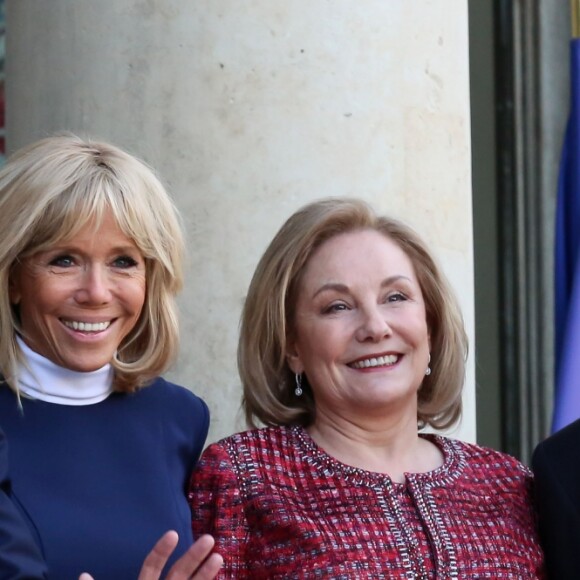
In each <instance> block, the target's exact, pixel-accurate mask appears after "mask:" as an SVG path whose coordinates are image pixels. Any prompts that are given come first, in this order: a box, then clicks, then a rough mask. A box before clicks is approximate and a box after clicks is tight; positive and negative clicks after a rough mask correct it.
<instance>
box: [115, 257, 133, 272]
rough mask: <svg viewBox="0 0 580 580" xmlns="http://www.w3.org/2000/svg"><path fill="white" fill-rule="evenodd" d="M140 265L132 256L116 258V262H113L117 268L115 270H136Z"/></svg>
mask: <svg viewBox="0 0 580 580" xmlns="http://www.w3.org/2000/svg"><path fill="white" fill-rule="evenodd" d="M138 264H139V262H137V260H135V258H132V257H131V256H119V257H118V258H115V260H114V261H113V266H115V268H123V269H125V268H134V267H135V266H137V265H138Z"/></svg>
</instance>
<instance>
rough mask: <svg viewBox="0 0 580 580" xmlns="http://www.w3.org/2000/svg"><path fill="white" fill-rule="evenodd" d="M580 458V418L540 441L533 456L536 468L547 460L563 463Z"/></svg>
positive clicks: (533, 463)
mask: <svg viewBox="0 0 580 580" xmlns="http://www.w3.org/2000/svg"><path fill="white" fill-rule="evenodd" d="M579 459H580V419H578V420H577V421H574V423H571V424H570V425H568V426H566V427H564V428H563V429H561V430H560V431H557V432H556V433H554V434H553V435H550V436H549V437H548V438H547V439H545V440H544V441H542V442H541V443H539V444H538V446H537V447H536V449H535V451H534V454H533V457H532V466H533V467H534V469H536V468H537V467H538V465H541V464H543V463H544V462H545V461H549V462H551V463H562V462H566V461H578V460H579Z"/></svg>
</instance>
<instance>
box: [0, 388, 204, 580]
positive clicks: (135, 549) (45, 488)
mask: <svg viewBox="0 0 580 580" xmlns="http://www.w3.org/2000/svg"><path fill="white" fill-rule="evenodd" d="M208 424H209V414H208V410H207V406H206V405H205V403H204V402H203V401H202V400H201V399H199V398H198V397H196V396H195V395H194V394H193V393H191V392H190V391H188V390H187V389H184V388H183V387H179V386H177V385H174V384H172V383H169V382H167V381H165V380H164V379H161V378H158V379H156V380H155V381H154V383H153V384H152V385H150V386H148V387H145V388H143V389H141V390H139V391H137V392H136V393H133V394H121V393H113V394H112V395H110V396H109V397H108V398H107V399H105V400H104V401H102V402H100V403H96V404H94V405H85V406H68V405H57V404H53V403H47V402H44V401H36V400H30V399H25V398H22V410H20V409H19V407H18V403H17V400H16V397H15V395H14V393H13V392H12V391H11V390H10V389H9V388H8V387H0V425H1V426H2V428H3V429H4V431H5V433H6V437H7V440H8V443H9V445H10V461H11V464H10V477H11V479H12V490H13V494H14V496H15V498H16V499H17V501H18V502H19V504H20V506H21V507H22V509H23V510H24V511H25V512H26V514H27V516H28V517H29V520H30V522H31V523H32V525H33V527H34V531H35V533H36V537H37V539H38V542H39V544H40V546H41V547H42V552H43V555H44V558H45V560H46V562H47V564H48V577H49V578H50V580H52V579H53V578H54V579H55V580H78V577H79V574H80V573H81V572H89V573H90V574H92V575H93V576H94V578H95V579H96V580H117V579H119V580H127V579H132V578H137V577H138V574H139V570H140V568H141V565H142V563H143V560H144V559H145V556H146V555H147V554H148V553H149V551H150V550H151V548H152V547H153V545H154V544H155V542H156V541H157V540H158V539H159V538H160V537H161V535H162V534H163V533H164V532H166V531H167V530H169V529H173V530H176V531H177V532H178V534H179V537H180V542H179V545H178V547H177V549H176V551H175V552H174V555H173V557H172V560H171V561H174V560H175V558H177V557H178V556H179V555H181V554H183V553H184V552H185V550H187V548H188V547H189V546H190V545H191V543H192V540H193V538H192V532H191V512H190V508H189V504H188V501H187V497H186V490H187V486H188V482H189V477H190V474H191V471H192V469H193V466H194V465H195V463H196V461H197V459H198V457H199V454H200V453H201V450H202V449H203V446H204V443H205V438H206V435H207V430H208Z"/></svg>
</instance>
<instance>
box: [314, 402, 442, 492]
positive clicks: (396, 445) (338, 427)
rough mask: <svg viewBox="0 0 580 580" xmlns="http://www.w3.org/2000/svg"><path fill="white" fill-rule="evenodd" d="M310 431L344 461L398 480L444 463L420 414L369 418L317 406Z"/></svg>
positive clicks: (329, 451)
mask: <svg viewBox="0 0 580 580" xmlns="http://www.w3.org/2000/svg"><path fill="white" fill-rule="evenodd" d="M308 432H309V434H310V436H311V437H312V439H313V440H314V441H315V442H316V443H317V444H318V445H319V446H320V447H322V448H323V449H324V450H325V451H326V452H327V453H328V454H329V455H332V456H333V457H335V458H336V459H338V460H339V461H340V462H342V463H345V464H347V465H352V466H353V467H358V468H360V469H364V470H366V471H373V472H378V473H385V474H388V475H389V476H390V477H391V479H392V480H393V481H397V482H403V481H404V480H405V476H404V474H405V473H411V472H413V473H421V472H425V471H431V470H433V469H435V468H437V467H439V466H440V465H441V464H442V463H443V457H442V454H441V452H440V451H439V449H438V448H437V447H436V446H435V445H433V444H432V443H430V442H429V441H427V440H426V439H423V438H421V437H419V433H418V428H417V416H416V413H414V414H412V416H411V415H410V414H406V415H403V416H397V417H393V418H389V417H385V416H383V417H382V418H381V420H380V421H378V420H375V421H373V420H371V421H369V420H368V417H365V418H362V419H361V418H353V417H348V416H343V415H340V414H337V413H331V412H328V411H327V410H323V409H320V410H318V409H317V414H316V420H315V422H314V423H313V425H311V427H309V428H308Z"/></svg>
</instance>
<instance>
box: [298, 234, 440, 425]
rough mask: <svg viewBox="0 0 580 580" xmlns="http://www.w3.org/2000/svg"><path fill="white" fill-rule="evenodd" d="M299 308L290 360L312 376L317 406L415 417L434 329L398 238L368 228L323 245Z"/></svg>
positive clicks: (306, 278) (308, 275) (300, 295)
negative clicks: (430, 336)
mask: <svg viewBox="0 0 580 580" xmlns="http://www.w3.org/2000/svg"><path fill="white" fill-rule="evenodd" d="M294 312H295V314H294V320H293V324H292V336H290V337H289V345H290V346H289V351H288V357H287V360H288V364H289V365H290V368H291V369H292V371H293V372H295V373H302V372H304V373H305V374H306V377H307V378H308V382H309V383H310V385H311V387H312V390H313V393H314V397H315V400H316V408H317V410H321V409H324V410H325V411H327V412H329V413H342V412H347V413H352V412H356V411H361V412H363V413H369V412H384V411H385V409H387V408H388V409H391V410H395V411H396V412H398V413H399V412H400V413H408V414H409V417H411V416H412V417H416V409H417V391H418V389H419V387H420V385H421V382H422V380H423V378H424V377H425V370H426V368H427V365H428V358H429V332H428V328H427V321H426V312H425V304H424V301H423V296H422V293H421V288H420V286H419V282H418V280H417V276H416V274H415V271H414V268H413V264H412V263H411V260H410V259H409V257H408V256H407V255H406V254H405V253H404V252H403V250H402V249H401V248H400V247H399V246H398V245H397V244H396V243H395V242H393V241H392V240H391V239H389V238H387V237H386V236H384V235H383V234H381V233H379V232H377V231H374V230H361V231H355V232H350V233H345V234H340V235H337V236H335V237H333V238H331V239H330V240H328V241H326V242H325V243H323V244H322V245H321V246H320V247H319V248H318V249H317V250H316V252H315V253H314V254H313V255H312V257H311V258H310V260H309V261H308V263H307V265H306V268H305V271H304V274H303V277H302V280H301V285H300V287H299V290H298V296H297V302H296V307H295V310H294Z"/></svg>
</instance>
